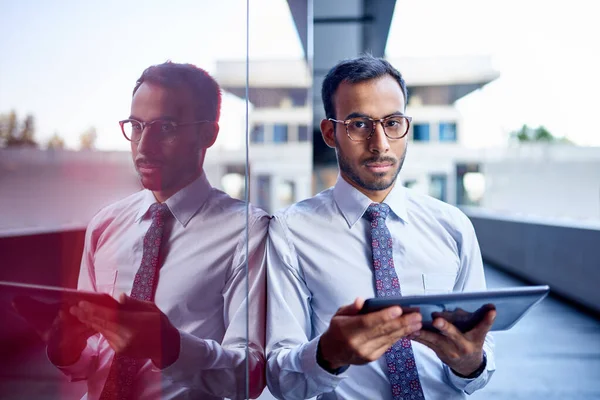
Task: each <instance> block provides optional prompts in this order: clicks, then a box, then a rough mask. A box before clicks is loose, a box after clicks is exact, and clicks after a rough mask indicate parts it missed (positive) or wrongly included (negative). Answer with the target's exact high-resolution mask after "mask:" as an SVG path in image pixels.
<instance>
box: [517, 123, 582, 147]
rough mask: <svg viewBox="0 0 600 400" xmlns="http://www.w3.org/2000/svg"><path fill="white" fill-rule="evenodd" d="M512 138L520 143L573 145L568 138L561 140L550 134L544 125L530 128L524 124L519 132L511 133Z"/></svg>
mask: <svg viewBox="0 0 600 400" xmlns="http://www.w3.org/2000/svg"><path fill="white" fill-rule="evenodd" d="M510 136H511V137H512V138H514V139H516V140H517V141H518V142H519V143H523V142H537V143H540V142H545V143H564V144H572V142H571V141H570V140H569V139H567V138H564V137H562V138H559V137H556V136H554V135H553V134H551V133H550V131H549V130H548V129H546V128H545V127H544V126H543V125H540V126H538V127H537V128H535V129H534V128H530V127H529V126H527V125H526V124H524V125H523V126H522V127H521V128H520V129H519V130H517V131H513V132H511V134H510Z"/></svg>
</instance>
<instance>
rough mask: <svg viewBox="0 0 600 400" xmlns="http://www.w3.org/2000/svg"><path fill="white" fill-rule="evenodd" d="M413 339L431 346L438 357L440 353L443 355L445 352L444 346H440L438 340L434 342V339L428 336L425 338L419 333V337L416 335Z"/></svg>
mask: <svg viewBox="0 0 600 400" xmlns="http://www.w3.org/2000/svg"><path fill="white" fill-rule="evenodd" d="M413 340H414V341H415V342H417V343H421V344H422V345H423V346H427V347H429V348H430V349H431V350H433V351H434V352H435V354H437V355H438V357H439V356H440V355H442V356H443V354H444V352H443V351H442V347H440V346H439V345H438V344H437V343H436V342H432V341H430V340H428V339H427V338H424V337H423V335H419V337H416V338H414V339H413Z"/></svg>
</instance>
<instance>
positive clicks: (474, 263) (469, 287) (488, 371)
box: [444, 212, 496, 394]
mask: <svg viewBox="0 0 600 400" xmlns="http://www.w3.org/2000/svg"><path fill="white" fill-rule="evenodd" d="M458 226H459V227H460V230H459V237H460V239H461V240H460V242H459V251H460V269H459V274H458V279H457V281H456V286H455V291H460V292H462V291H481V290H485V289H486V283H485V275H484V272H483V260H482V258H481V250H480V249H479V243H478V242H477V236H476V235H475V229H474V228H473V224H472V223H471V221H470V220H469V219H468V217H467V216H466V215H464V214H463V213H462V212H461V213H460V223H459V225H458ZM483 350H484V352H485V354H486V359H487V361H486V367H485V369H484V371H483V372H482V373H481V374H480V375H479V376H478V377H476V378H473V379H466V378H462V377H460V376H458V375H456V374H455V373H454V372H452V369H451V368H450V367H448V366H447V365H445V364H444V371H445V374H446V378H447V379H448V381H449V383H450V384H451V385H452V386H453V387H455V388H456V389H458V390H462V391H464V392H465V393H467V394H471V393H473V392H475V391H476V390H478V389H481V388H483V387H484V386H485V385H487V383H488V382H489V380H490V378H491V377H492V375H493V373H494V371H495V370H496V364H495V358H494V338H493V336H492V334H490V333H488V334H487V336H486V338H485V342H484V344H483Z"/></svg>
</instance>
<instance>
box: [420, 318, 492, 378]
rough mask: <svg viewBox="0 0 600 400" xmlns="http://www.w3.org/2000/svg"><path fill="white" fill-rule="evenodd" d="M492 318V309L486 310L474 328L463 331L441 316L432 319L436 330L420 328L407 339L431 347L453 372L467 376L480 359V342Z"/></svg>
mask: <svg viewBox="0 0 600 400" xmlns="http://www.w3.org/2000/svg"><path fill="white" fill-rule="evenodd" d="M495 318H496V310H490V311H488V312H487V314H486V315H485V317H484V318H483V320H482V321H481V322H480V323H479V324H477V325H476V326H475V328H473V329H472V330H470V331H468V332H466V333H464V334H463V333H461V332H460V331H459V330H458V328H457V327H455V326H454V325H452V324H451V323H449V322H448V321H446V320H445V319H443V318H436V319H434V320H433V326H434V327H436V328H437V329H439V331H440V333H435V332H428V331H425V330H422V331H419V332H416V333H414V334H412V335H410V336H409V339H412V340H414V341H416V342H419V343H421V344H424V345H425V346H427V347H429V348H430V349H432V350H433V351H434V352H435V354H437V356H438V357H439V358H440V360H442V362H444V363H445V364H446V365H448V366H449V367H450V368H452V369H453V370H454V371H455V372H458V373H459V374H460V375H463V376H469V375H471V374H472V373H473V372H474V371H476V370H477V369H478V368H479V367H480V366H481V363H482V362H483V343H484V341H485V336H486V334H487V333H488V332H489V331H490V329H491V327H492V324H493V323H494V319H495Z"/></svg>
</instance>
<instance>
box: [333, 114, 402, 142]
mask: <svg viewBox="0 0 600 400" xmlns="http://www.w3.org/2000/svg"><path fill="white" fill-rule="evenodd" d="M398 117H401V118H404V119H406V121H407V122H408V124H407V125H406V132H404V134H403V135H402V136H400V137H391V136H390V135H388V134H387V132H386V131H385V125H384V124H383V123H384V122H385V121H387V120H389V119H391V118H398ZM357 119H368V120H369V121H371V122H372V123H373V129H372V130H371V133H370V134H369V136H367V137H366V138H364V139H352V136H350V132H348V125H350V122H352V121H354V120H357ZM327 120H328V121H331V122H337V123H338V124H344V125H345V126H346V135H348V138H349V139H350V140H352V141H353V142H364V141H367V140H369V139H371V138H372V137H373V135H374V134H375V127H376V126H377V122H379V123H380V124H381V127H382V128H383V133H384V134H385V136H386V137H387V138H388V139H390V140H398V139H402V138H404V137H406V135H408V131H409V130H410V124H411V122H412V117H409V116H408V115H402V114H394V115H390V116H388V117H385V118H379V119H377V118H371V117H354V118H348V119H345V120H339V119H335V118H327Z"/></svg>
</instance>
